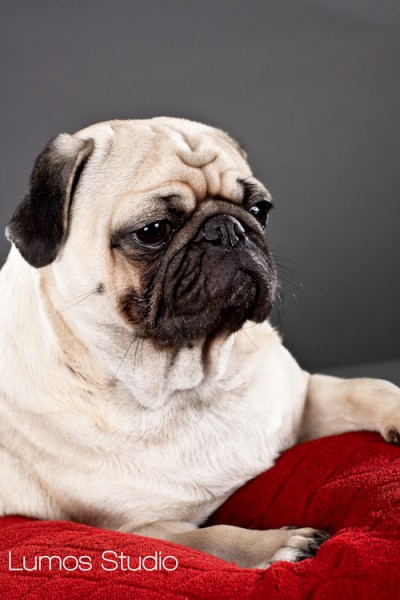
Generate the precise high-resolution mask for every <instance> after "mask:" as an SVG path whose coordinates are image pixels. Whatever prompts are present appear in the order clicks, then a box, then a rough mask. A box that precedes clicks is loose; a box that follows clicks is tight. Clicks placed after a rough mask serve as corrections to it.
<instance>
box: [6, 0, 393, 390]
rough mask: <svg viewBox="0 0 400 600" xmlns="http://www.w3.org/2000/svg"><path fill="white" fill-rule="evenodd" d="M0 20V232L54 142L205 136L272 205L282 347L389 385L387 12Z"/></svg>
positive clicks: (289, 6)
mask: <svg viewBox="0 0 400 600" xmlns="http://www.w3.org/2000/svg"><path fill="white" fill-rule="evenodd" d="M0 23H1V25H0V29H1V36H0V39H1V80H0V81H1V89H2V92H1V95H0V109H1V110H0V115H1V133H2V135H1V137H0V152H1V160H0V169H1V175H0V186H1V189H0V198H1V206H0V226H1V229H2V230H3V229H4V227H5V225H6V223H7V221H8V220H9V219H10V217H11V215H12V213H13V211H14V209H15V207H16V205H17V204H18V202H19V201H20V200H21V199H22V197H23V196H24V193H25V190H26V188H27V183H28V178H29V174H30V171H31V168H32V165H33V161H34V158H35V157H36V155H37V154H38V153H39V152H40V151H41V149H42V148H43V147H44V145H45V144H46V142H47V141H48V139H49V138H50V137H52V136H53V135H54V134H56V133H58V132H60V131H66V132H69V133H73V132H74V131H76V130H78V129H80V128H82V127H84V126H86V125H88V124H91V123H94V122H96V121H100V120H106V119H110V118H145V117H152V116H156V115H170V116H181V117H186V118H191V119H195V120H199V121H202V122H206V123H209V124H212V125H215V126H217V127H221V128H223V129H226V130H227V131H228V132H231V133H233V134H234V135H235V136H237V137H238V138H239V139H240V140H241V141H242V142H243V143H244V145H245V146H246V148H247V150H248V153H249V158H250V162H251V164H252V166H253V169H254V173H255V175H256V177H258V178H259V179H260V180H261V181H263V182H264V183H265V184H266V186H267V187H268V188H269V189H270V190H271V192H272V194H273V196H274V198H275V203H276V210H275V211H274V212H273V214H272V216H271V220H270V225H269V229H268V232H267V236H268V239H269V242H270V245H271V247H272V248H273V252H274V255H275V256H276V257H277V262H278V264H279V265H280V266H281V270H280V272H281V277H282V284H283V290H284V302H283V305H282V304H280V306H279V311H276V313H275V315H274V319H275V322H277V323H280V327H281V329H282V330H283V333H284V340H285V343H286V345H287V346H288V347H289V349H290V350H291V351H292V353H293V354H294V355H295V356H296V358H297V359H298V360H299V361H300V362H301V364H302V366H304V367H305V368H307V369H310V370H313V371H315V370H321V369H323V370H327V369H328V368H334V367H343V368H339V369H338V370H337V372H340V373H344V374H356V373H357V372H358V371H359V370H360V369H361V371H360V372H362V373H363V374H370V375H378V376H379V375H381V376H384V377H388V378H390V379H392V380H393V381H397V382H400V366H399V365H400V360H399V359H400V277H399V274H400V273H399V271H400V269H399V265H400V236H399V226H400V195H399V189H400V169H399V166H400V165H399V163H400V111H399V107H400V3H399V1H398V0H314V1H313V0H303V1H302V2H299V1H298V0H218V1H215V0H201V1H193V0H189V1H188V0H165V1H162V0H133V1H132V0H117V1H115V2H111V1H103V0H96V1H95V0H80V1H79V2H78V1H77V0H70V1H69V2H67V3H56V2H54V1H51V0H36V1H35V2H30V1H28V0H16V1H14V2H11V1H9V0H7V1H3V2H2V3H1V6H0ZM8 248H9V245H8V242H7V241H6V239H5V238H2V239H1V242H0V264H1V263H2V262H3V261H4V260H5V257H6V255H7V252H8ZM370 363H374V364H370ZM357 364H364V365H365V364H366V365H367V366H362V367H360V368H359V369H357V367H354V365H357ZM334 372H336V371H335V370H334Z"/></svg>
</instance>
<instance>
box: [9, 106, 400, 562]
mask: <svg viewBox="0 0 400 600" xmlns="http://www.w3.org/2000/svg"><path fill="white" fill-rule="evenodd" d="M271 208H272V199H271V195H270V193H269V191H268V190H267V189H266V188H265V187H264V185H263V184H262V183H261V182H260V181H258V180H257V179H256V178H255V177H254V176H253V175H252V172H251V169H250V167H249V164H248V162H247V159H246V154H245V152H244V151H243V149H242V148H241V147H240V146H239V144H238V143H237V142H236V141H235V140H234V139H232V138H231V137H230V136H229V135H228V134H226V133H224V132H223V131H221V130H219V129H215V128H213V127H209V126H206V125H203V124H200V123H196V122H191V121H188V120H184V119H175V118H166V117H161V118H154V119H149V120H127V121H109V122H106V123H99V124H96V125H93V126H91V127H88V128H86V129H83V130H82V131H79V132H78V133H76V134H74V135H68V134H60V135H58V136H56V137H55V138H53V139H52V140H51V141H50V142H49V143H48V145H47V146H46V148H45V149H44V150H43V152H42V153H41V154H40V155H39V156H38V158H37V159H36V162H35V165H34V168H33V172H32V176H31V180H30V186H29V191H28V193H27V195H26V197H25V198H24V200H23V201H22V203H21V204H20V205H19V206H18V208H17V209H16V212H15V214H14V216H13V218H12V220H11V222H10V224H9V225H8V227H7V236H8V239H9V240H10V241H11V242H12V247H11V251H10V254H9V257H8V259H7V262H6V263H5V265H4V267H3V269H2V270H1V272H0V332H1V333H0V356H1V360H0V474H1V482H2V484H1V489H0V515H8V514H20V515H26V516H29V517H34V518H38V519H70V520H73V521H78V522H82V523H87V524H90V525H94V526H99V527H103V528H109V529H114V530H118V531H124V532H133V533H138V534H140V535H145V536H153V537H156V538H160V539H164V540H169V541H172V542H176V543H179V544H184V545H187V546H190V547H192V548H197V549H199V550H202V551H205V552H208V553H210V554H213V555H215V556H217V557H220V558H222V559H225V560H227V561H236V563H237V564H238V565H239V566H242V567H247V568H255V567H257V568H266V567H268V566H269V565H270V564H271V563H274V562H275V561H278V560H287V561H298V560H301V559H303V558H307V557H309V556H311V555H313V554H315V552H316V551H317V549H318V547H319V546H320V545H321V543H323V542H324V541H325V540H326V539H327V538H328V534H326V533H324V532H322V531H319V530H315V529H312V528H308V527H296V528H292V527H286V528H282V529H278V530H266V531H254V530H247V529H241V528H238V527H233V526H229V525H218V526H211V527H199V526H201V525H202V524H204V522H205V521H206V519H207V517H208V516H209V515H211V513H212V512H213V511H215V510H216V508H218V507H219V506H220V505H221V504H222V503H223V502H224V501H225V500H226V499H227V498H228V497H229V496H230V495H231V494H232V493H233V492H234V491H235V490H237V489H238V488H239V487H240V486H242V485H243V484H244V483H245V482H246V481H248V480H249V479H251V478H253V477H255V476H256V475H258V474H259V473H261V472H262V471H265V470H266V469H268V468H269V467H271V466H272V465H273V463H274V461H275V459H276V458H277V456H278V455H279V454H280V453H281V452H283V451H284V450H286V449H287V448H289V447H291V446H293V445H294V444H296V443H297V442H299V441H304V440H311V439H313V438H318V437H321V436H327V435H331V434H338V433H341V432H346V431H353V430H358V429H369V430H373V431H379V432H381V434H382V435H383V436H384V438H385V439H386V440H387V441H388V442H392V443H396V444H398V443H399V442H400V435H399V431H400V390H399V388H397V387H396V386H394V385H392V384H391V383H388V382H386V381H382V380H373V379H353V380H343V379H338V378H336V377H329V376H325V375H310V374H309V373H307V372H305V371H304V370H302V369H301V368H300V367H299V366H298V364H297V363H296V361H295V360H294V359H293V357H292V356H291V355H290V353H289V352H288V351H287V350H286V349H285V348H284V347H283V345H282V342H281V339H280V336H279V334H278V332H277V331H275V329H274V328H273V327H272V326H271V325H270V324H269V322H268V316H269V314H270V311H271V308H272V306H273V302H274V297H275V292H276V287H277V275H276V269H275V266H274V263H273V260H272V257H271V254H270V251H269V249H268V246H267V243H266V237H265V229H266V226H267V222H268V216H269V213H270V210H271ZM300 525H306V524H300Z"/></svg>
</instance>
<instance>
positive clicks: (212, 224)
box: [202, 215, 244, 246]
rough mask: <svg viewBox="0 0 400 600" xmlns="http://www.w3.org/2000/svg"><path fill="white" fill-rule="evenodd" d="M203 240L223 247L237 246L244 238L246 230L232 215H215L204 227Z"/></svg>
mask: <svg viewBox="0 0 400 600" xmlns="http://www.w3.org/2000/svg"><path fill="white" fill-rule="evenodd" d="M202 234H203V238H205V239H206V240H208V241H209V242H214V243H218V244H221V245H222V246H237V244H238V243H239V242H240V239H241V238H243V237H244V229H243V227H242V225H241V224H240V223H239V221H238V220H237V219H235V217H232V216H231V215H215V216H214V217H210V218H209V219H207V221H206V222H205V223H204V225H203V229H202Z"/></svg>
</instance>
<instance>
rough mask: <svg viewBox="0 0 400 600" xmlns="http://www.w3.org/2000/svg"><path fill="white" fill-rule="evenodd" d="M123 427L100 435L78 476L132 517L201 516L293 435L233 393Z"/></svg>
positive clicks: (260, 405)
mask: <svg viewBox="0 0 400 600" xmlns="http://www.w3.org/2000/svg"><path fill="white" fill-rule="evenodd" d="M127 429H129V430H130V431H129V432H126V433H125V432H123V433H121V432H120V431H119V432H118V431H116V432H114V433H112V432H108V433H107V434H104V440H107V443H106V444H105V447H104V448H101V447H100V446H99V445H98V446H97V449H96V450H95V451H94V452H93V455H92V457H91V460H92V465H91V466H90V467H89V468H88V469H87V472H86V474H85V478H84V479H85V489H86V495H87V490H91V492H92V493H94V496H93V499H92V501H93V502H96V504H97V505H99V500H100V504H101V503H104V506H105V508H106V509H108V507H109V506H112V507H113V511H114V513H115V512H118V509H119V510H120V512H121V514H126V513H127V512H129V514H130V515H131V519H132V522H133V523H135V524H136V523H139V524H141V523H146V522H150V521H154V520H159V519H161V520H162V519H165V518H167V517H168V518H169V519H177V520H187V521H192V522H201V521H202V520H203V519H205V518H206V517H207V516H208V515H209V514H210V513H211V512H212V511H213V510H214V509H215V508H216V507H217V506H219V505H220V504H221V503H222V502H223V501H224V499H225V498H226V497H228V496H229V495H230V494H231V493H232V492H233V491H234V490H235V489H237V488H238V487H240V486H241V485H242V484H243V483H244V482H245V481H247V480H249V479H250V478H252V477H254V476H255V475H257V474H258V473H260V472H262V471H263V470H265V469H267V468H269V467H270V466H272V464H273V462H274V460H275V459H276V457H277V455H278V453H279V452H281V451H282V450H283V449H284V448H285V447H288V446H289V445H292V444H293V443H294V441H295V440H294V433H293V428H292V427H291V424H290V419H289V420H287V422H286V425H285V415H284V414H283V413H281V412H280V411H279V410H277V409H276V406H275V407H274V408H273V407H272V406H271V405H269V404H268V402H259V401H258V400H257V399H256V398H253V399H251V398H248V399H246V398H245V399H243V398H238V397H234V396H233V397H231V398H228V399H226V400H225V401H224V402H221V403H219V404H218V403H216V404H215V405H214V406H212V405H203V406H202V405H196V404H193V405H191V406H187V407H183V406H180V407H179V408H175V409H174V408H171V407H169V408H166V409H165V410H160V411H151V412H149V411H143V412H141V413H140V412H139V413H136V414H135V415H132V418H131V420H130V422H129V426H127ZM77 458H78V457H77ZM75 481H76V480H75ZM89 483H90V485H88V484H89ZM84 495H85V494H84ZM99 495H100V496H101V498H99ZM114 526H119V523H117V522H115V524H114Z"/></svg>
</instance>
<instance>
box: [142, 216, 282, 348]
mask: <svg viewBox="0 0 400 600" xmlns="http://www.w3.org/2000/svg"><path fill="white" fill-rule="evenodd" d="M224 223H225V224H224ZM208 225H209V224H208ZM214 227H215V228H216V229H217V230H218V232H219V234H218V236H217V235H214V233H215V231H214V233H213V234H210V226H209V227H208V230H207V235H204V230H202V231H200V233H199V234H198V235H197V236H196V237H195V238H194V240H193V241H192V242H191V243H190V245H188V246H187V247H184V248H182V250H181V251H179V252H177V253H176V255H175V256H174V257H173V259H172V260H171V261H170V263H169V265H168V268H167V270H166V273H165V277H164V281H163V284H162V285H161V286H160V289H159V295H158V301H157V305H156V308H155V310H154V314H153V318H152V323H151V326H150V328H149V330H148V335H150V337H152V338H153V340H154V341H155V342H157V343H158V344H160V345H162V346H169V345H174V346H176V345H182V344H185V343H188V342H191V341H194V340H196V339H200V338H207V337H209V336H215V335H219V334H230V333H233V332H235V331H237V330H238V329H240V328H241V327H242V325H243V324H244V323H245V321H248V320H252V321H255V322H257V323H260V322H262V321H265V319H267V317H268V315H269V313H270V312H271V309H272V305H273V300H274V296H275V289H276V273H275V268H274V265H273V262H272V260H271V257H270V255H269V253H268V250H267V248H266V245H265V242H264V240H262V243H260V240H258V243H257V242H256V241H255V240H254V239H253V240H252V239H251V238H250V237H249V236H247V235H245V232H244V229H243V228H242V227H241V226H240V224H239V223H238V222H237V221H236V219H233V218H231V217H229V219H225V222H224V221H222V222H221V219H220V220H219V221H217V222H216V224H214Z"/></svg>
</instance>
